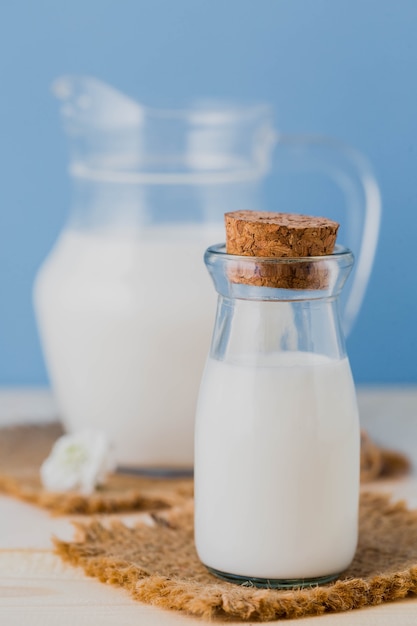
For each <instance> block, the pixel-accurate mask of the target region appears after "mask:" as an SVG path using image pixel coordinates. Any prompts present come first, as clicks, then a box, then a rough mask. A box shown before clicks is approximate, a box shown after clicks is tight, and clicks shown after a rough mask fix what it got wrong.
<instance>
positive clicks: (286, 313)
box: [210, 296, 346, 364]
mask: <svg viewBox="0 0 417 626" xmlns="http://www.w3.org/2000/svg"><path fill="white" fill-rule="evenodd" d="M278 352H309V353H313V354H320V355H324V356H327V357H329V358H332V359H342V358H344V357H345V356H346V351H345V343H344V338H343V333H342V331H341V327H340V316H339V310H338V299H337V298H336V297H332V298H323V299H321V300H317V299H316V300H299V301H292V302H288V301H276V300H275V301H273V300H241V299H235V298H228V297H224V296H219V299H218V310H217V317H216V324H215V328H214V333H213V339H212V345H211V352H210V356H211V357H212V358H214V359H217V360H224V361H228V362H234V363H242V364H244V363H246V362H248V363H253V362H263V360H267V359H268V357H269V356H270V355H272V354H275V353H278Z"/></svg>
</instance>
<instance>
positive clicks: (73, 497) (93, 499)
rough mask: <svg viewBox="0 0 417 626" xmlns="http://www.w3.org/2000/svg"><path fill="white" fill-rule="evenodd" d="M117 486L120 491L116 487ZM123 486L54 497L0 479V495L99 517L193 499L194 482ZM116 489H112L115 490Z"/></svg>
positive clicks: (64, 512)
mask: <svg viewBox="0 0 417 626" xmlns="http://www.w3.org/2000/svg"><path fill="white" fill-rule="evenodd" d="M114 482H117V483H118V485H119V487H118V488H115V487H114ZM129 482H130V486H128V485H124V484H123V479H121V480H120V481H119V480H116V481H114V480H112V482H111V483H110V485H109V484H108V486H107V487H106V488H105V489H103V490H100V489H99V490H97V491H95V492H94V493H93V494H91V495H88V496H86V495H83V494H80V493H77V492H66V493H55V492H49V491H45V490H43V489H42V487H41V486H40V485H37V484H36V485H35V486H34V487H31V486H28V485H27V484H26V483H25V481H23V480H22V481H19V480H16V479H13V478H9V477H7V476H1V475H0V492H2V493H4V494H7V495H10V496H13V497H16V498H18V499H19V500H22V501H23V502H27V503H29V504H35V505H37V506H40V507H42V508H44V509H47V510H48V511H50V512H51V513H52V514H53V515H57V516H58V515H97V514H100V513H106V514H111V513H123V512H131V511H138V512H139V511H152V510H159V509H164V508H170V507H172V506H178V505H179V504H181V503H183V502H185V501H186V500H188V499H189V498H191V497H192V493H193V486H192V481H191V479H190V480H184V481H178V480H176V479H173V481H172V483H170V482H168V481H161V482H160V484H158V479H155V483H156V484H155V485H154V486H151V487H149V483H148V482H147V481H146V480H144V481H143V482H145V483H146V485H144V484H143V482H142V481H141V479H140V477H138V479H137V486H136V487H132V486H131V481H129ZM112 485H113V486H112Z"/></svg>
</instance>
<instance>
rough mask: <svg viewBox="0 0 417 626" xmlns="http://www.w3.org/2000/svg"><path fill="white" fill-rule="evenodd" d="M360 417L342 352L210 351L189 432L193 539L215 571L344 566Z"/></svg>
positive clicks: (349, 550)
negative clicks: (214, 354) (237, 355)
mask: <svg viewBox="0 0 417 626" xmlns="http://www.w3.org/2000/svg"><path fill="white" fill-rule="evenodd" d="M358 488H359V423H358V411H357V405H356V399H355V391H354V385H353V381H352V376H351V372H350V367H349V363H348V360H347V359H346V358H344V359H342V360H334V359H330V358H327V357H325V356H322V355H315V354H309V353H305V352H304V353H303V352H282V353H276V354H269V355H264V356H263V357H262V358H261V357H259V360H258V361H257V362H256V363H254V362H253V361H251V360H249V359H247V360H243V361H239V362H234V363H229V362H224V361H218V360H215V359H213V358H209V360H208V362H207V365H206V369H205V373H204V377H203V380H202V384H201V390H200V396H199V401H198V409H197V418H196V433H195V540H196V547H197V551H198V554H199V557H200V559H201V561H202V562H203V563H204V564H205V565H207V566H209V567H212V568H214V569H216V570H219V571H221V572H225V573H229V574H235V575H240V576H247V577H257V578H273V579H299V578H315V577H321V576H327V575H332V574H337V573H340V572H341V571H342V570H344V569H345V568H346V567H347V566H348V565H349V564H350V562H351V560H352V558H353V556H354V553H355V549H356V543H357V515H358Z"/></svg>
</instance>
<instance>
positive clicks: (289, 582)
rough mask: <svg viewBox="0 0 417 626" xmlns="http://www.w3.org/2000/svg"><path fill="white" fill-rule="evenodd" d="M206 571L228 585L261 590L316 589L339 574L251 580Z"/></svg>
mask: <svg viewBox="0 0 417 626" xmlns="http://www.w3.org/2000/svg"><path fill="white" fill-rule="evenodd" d="M206 567H207V569H208V571H209V572H210V573H211V574H213V575H214V576H217V578H221V579H222V580H226V581H227V582H229V583H234V584H236V585H242V586H244V587H260V588H262V589H299V588H300V587H317V586H318V585H325V584H327V583H330V582H332V581H333V580H336V578H337V577H338V576H339V574H331V575H329V576H319V577H317V578H288V579H286V578H282V579H281V578H253V577H251V576H238V575H237V574H228V573H227V572H221V571H219V570H217V569H214V568H213V567H208V566H207V565H206Z"/></svg>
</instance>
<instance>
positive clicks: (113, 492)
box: [0, 423, 193, 515]
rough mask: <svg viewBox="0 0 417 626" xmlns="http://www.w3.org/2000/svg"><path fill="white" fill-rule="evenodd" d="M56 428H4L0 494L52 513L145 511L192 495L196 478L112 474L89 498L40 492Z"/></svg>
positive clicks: (0, 435) (58, 431)
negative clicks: (42, 475) (43, 462)
mask: <svg viewBox="0 0 417 626" xmlns="http://www.w3.org/2000/svg"><path fill="white" fill-rule="evenodd" d="M62 434H63V431H62V427H61V425H60V424H58V423H53V424H48V425H42V426H40V425H39V426H33V425H30V426H14V427H8V428H0V492H3V493H7V494H9V495H12V496H15V497H17V498H19V499H21V500H24V501H26V502H30V503H32V504H37V505H39V506H41V507H44V508H46V509H49V510H50V511H51V512H53V513H54V514H58V515H60V514H70V513H74V514H95V513H115V512H119V511H144V510H150V509H152V510H155V509H161V508H167V507H171V506H175V505H178V504H181V503H183V502H185V501H186V500H187V499H189V498H190V497H191V496H192V494H193V484H192V479H191V478H189V479H178V478H169V479H161V478H149V477H145V476H136V475H131V474H122V473H118V472H117V473H114V474H111V475H110V476H109V479H108V481H107V482H106V485H105V486H104V487H101V488H100V489H98V490H97V491H95V492H94V493H93V494H92V495H91V496H88V497H87V496H84V495H81V494H79V493H75V492H68V493H51V492H47V491H45V490H44V489H42V485H41V482H40V477H39V468H40V466H41V463H42V461H44V460H45V459H46V457H47V456H48V455H49V453H50V451H51V447H52V445H53V443H54V442H55V441H56V439H57V438H58V437H59V436H60V435H62Z"/></svg>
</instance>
